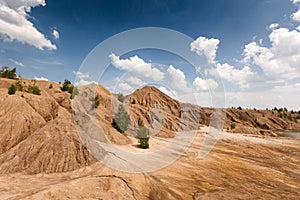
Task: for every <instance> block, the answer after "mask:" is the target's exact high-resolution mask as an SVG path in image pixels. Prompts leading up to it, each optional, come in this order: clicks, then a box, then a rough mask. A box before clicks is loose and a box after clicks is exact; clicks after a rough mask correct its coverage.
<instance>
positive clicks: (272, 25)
mask: <svg viewBox="0 0 300 200" xmlns="http://www.w3.org/2000/svg"><path fill="white" fill-rule="evenodd" d="M278 27H279V24H277V23H273V24H270V26H269V29H271V30H273V29H276V28H278Z"/></svg>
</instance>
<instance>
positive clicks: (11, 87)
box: [8, 84, 17, 95]
mask: <svg viewBox="0 0 300 200" xmlns="http://www.w3.org/2000/svg"><path fill="white" fill-rule="evenodd" d="M16 91H17V87H16V86H15V85H14V84H11V85H10V87H9V88H8V94H9V95H12V94H15V93H16Z"/></svg>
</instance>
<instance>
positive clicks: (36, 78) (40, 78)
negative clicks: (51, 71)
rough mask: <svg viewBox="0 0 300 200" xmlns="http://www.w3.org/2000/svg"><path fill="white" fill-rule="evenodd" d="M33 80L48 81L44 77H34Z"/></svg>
mask: <svg viewBox="0 0 300 200" xmlns="http://www.w3.org/2000/svg"><path fill="white" fill-rule="evenodd" d="M34 80H38V81H49V80H48V79H47V78H45V77H43V76H42V77H36V76H35V77H34Z"/></svg>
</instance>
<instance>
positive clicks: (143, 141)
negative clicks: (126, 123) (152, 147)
mask: <svg viewBox="0 0 300 200" xmlns="http://www.w3.org/2000/svg"><path fill="white" fill-rule="evenodd" d="M137 138H138V140H139V148H142V149H148V148H149V138H150V137H149V129H147V128H146V127H145V126H143V125H139V129H138V134H137Z"/></svg>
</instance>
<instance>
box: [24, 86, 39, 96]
mask: <svg viewBox="0 0 300 200" xmlns="http://www.w3.org/2000/svg"><path fill="white" fill-rule="evenodd" d="M27 92H28V93H31V94H35V95H41V90H40V88H39V87H38V86H36V85H29V86H28V88H27Z"/></svg>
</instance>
